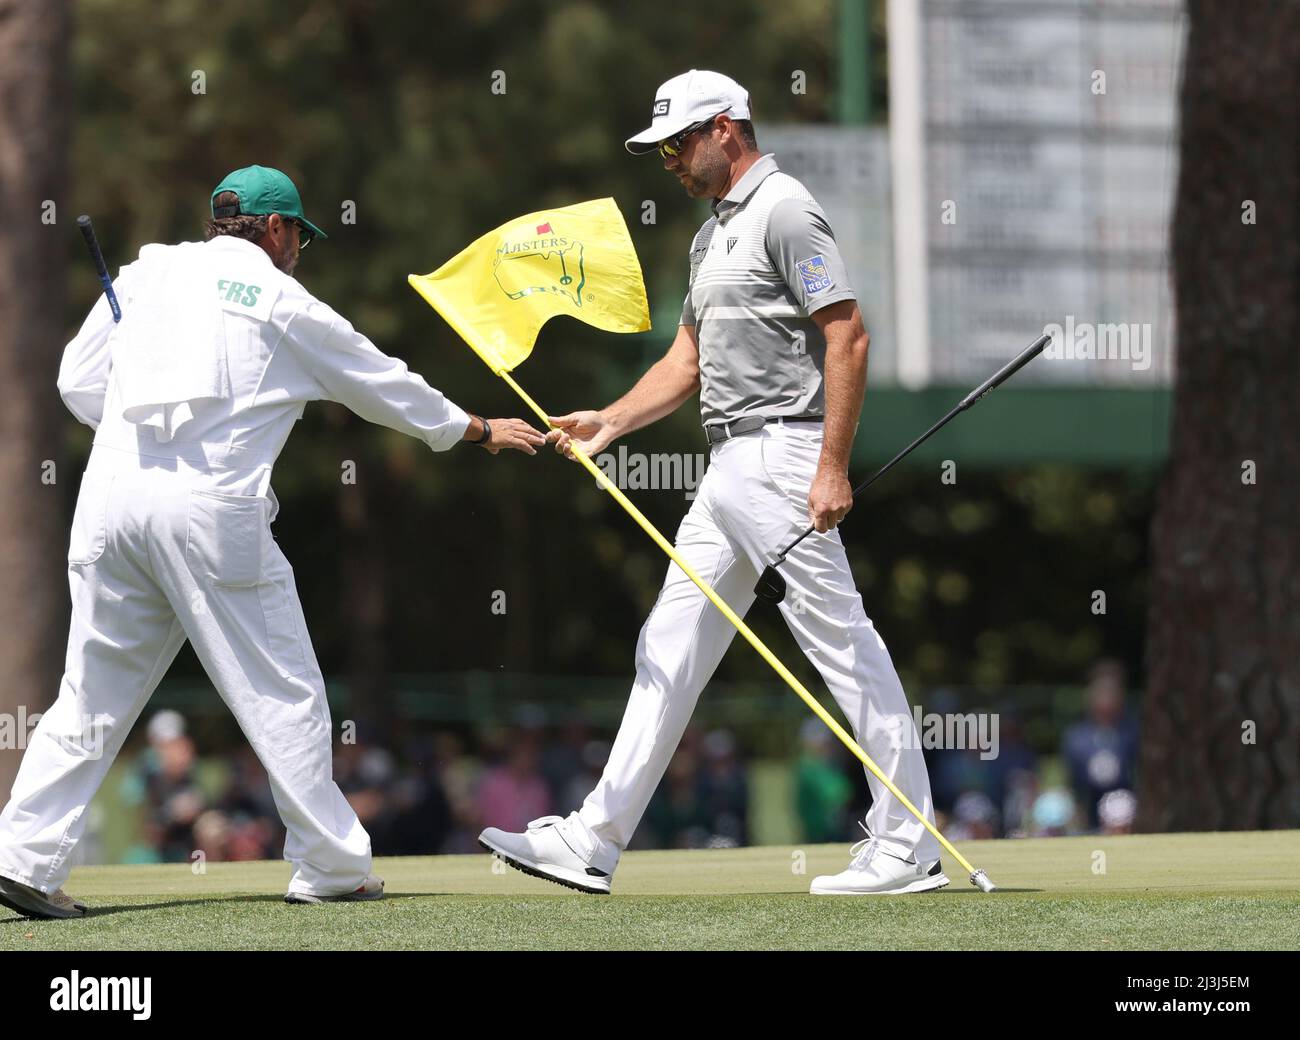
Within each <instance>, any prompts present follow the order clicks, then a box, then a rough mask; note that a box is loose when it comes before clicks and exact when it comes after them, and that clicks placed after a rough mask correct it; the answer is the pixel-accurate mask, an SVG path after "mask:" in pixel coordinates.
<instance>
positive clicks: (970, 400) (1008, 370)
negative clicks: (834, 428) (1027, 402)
mask: <svg viewBox="0 0 1300 1040" xmlns="http://www.w3.org/2000/svg"><path fill="white" fill-rule="evenodd" d="M1051 338H1052V337H1051V336H1050V335H1049V334H1047V333H1043V335H1041V336H1039V337H1038V339H1036V340H1034V342H1033V343H1031V344H1030V345H1029V346H1028V347H1026V348H1025V349H1024V350H1023V351H1021V352H1020V354H1018V355H1017V356H1016V357H1015V358H1013V359H1012V360H1011V361H1008V362H1007V363H1006V364H1005V365H1003V366H1002V368H1000V369H999V370H998V371H997V372H995V373H994V374H993V375H992V376H990V377H989V378H988V379H986V380H985V381H984V382H982V383H981V384H980V385H979V386H977V387H976V388H975V389H974V390H972V391H971V392H970V393H969V394H967V395H966V396H965V397H963V398H962V399H961V401H960V402H959V403H958V404H957V405H956V406H955V407H954V408H953V409H952V410H951V411H950V412H948V414H947V415H945V416H944V417H943V418H942V419H940V420H939V421H938V422H937V423H935V424H934V425H933V426H931V427H930V428H929V429H928V430H926V431H925V433H923V434H921V436H919V437H918V438H916V440H914V441H913V442H912V443H911V444H909V445H908V446H907V447H906V448H904V449H903V450H902V451H900V452H899V453H898V454H897V455H895V456H894V457H893V458H892V459H890V460H889V461H888V462H886V463H885V464H884V465H883V466H881V467H880V469H878V470H877V471H876V472H875V473H874V474H872V476H870V477H868V478H867V479H866V480H864V481H863V482H862V483H861V484H859V485H858V486H857V487H855V488H854V489H853V497H854V498H857V497H858V495H860V494H862V492H864V491H866V490H867V488H869V487H871V485H872V484H874V483H875V482H876V481H877V480H879V479H880V478H881V477H883V476H884V475H885V474H886V473H888V472H889V471H890V470H891V469H893V468H894V466H895V465H896V464H897V463H899V462H901V461H902V460H903V459H904V458H906V457H907V456H908V455H909V454H911V453H912V452H913V451H915V450H916V449H917V448H919V447H920V446H921V445H922V444H924V443H925V442H926V441H927V440H929V439H930V438H931V437H932V436H933V435H934V434H936V433H938V432H939V431H940V430H941V429H943V427H944V426H946V425H947V424H948V423H949V422H951V421H952V419H953V418H954V417H956V416H957V415H959V414H961V413H962V412H964V411H965V410H966V409H967V408H969V407H970V406H971V405H973V404H975V402H976V401H978V400H979V399H980V398H982V397H983V396H984V395H985V394H987V393H988V392H989V391H990V390H992V389H994V388H995V387H998V386H1000V385H1002V384H1003V383H1005V382H1006V381H1007V380H1008V379H1010V378H1011V377H1012V376H1013V375H1015V374H1016V373H1017V372H1019V371H1020V370H1021V369H1022V368H1024V367H1025V365H1027V364H1029V362H1030V361H1031V360H1033V359H1034V358H1035V357H1037V356H1038V355H1039V354H1041V353H1042V352H1043V348H1044V347H1046V346H1047V344H1048V342H1049V341H1050V340H1051ZM815 530H816V528H815V527H813V526H812V525H811V524H810V525H809V526H808V530H806V531H804V533H803V534H801V535H800V536H799V537H798V538H796V539H795V540H794V541H793V542H791V543H790V544H789V545H787V546H786V547H785V548H784V549H782V550H781V552H780V553H778V554H777V557H776V562H777V563H780V562H781V561H782V560H784V559H785V558H786V554H787V553H789V552H790V550H791V549H793V548H794V547H795V546H796V545H798V544H799V543H800V542H802V541H803V540H804V539H805V538H807V537H808V536H809V535H810V534H812V533H813V531H815Z"/></svg>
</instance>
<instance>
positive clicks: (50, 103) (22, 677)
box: [0, 0, 76, 801]
mask: <svg viewBox="0 0 1300 1040" xmlns="http://www.w3.org/2000/svg"><path fill="white" fill-rule="evenodd" d="M70 29H71V20H70V17H69V11H68V5H67V3H66V0H0V315H3V316H4V319H3V321H0V445H2V446H3V447H0V714H3V716H4V718H5V722H6V723H7V725H6V726H4V728H0V735H4V734H6V733H7V734H8V735H9V736H16V737H17V738H19V739H18V740H10V739H5V740H3V742H2V743H0V801H7V800H8V796H9V789H10V787H11V785H12V783H13V778H14V774H15V773H16V772H17V770H18V762H19V759H20V758H21V757H22V751H21V747H22V746H23V745H24V744H25V743H26V739H25V738H26V736H27V731H26V728H25V727H23V726H22V725H21V723H22V720H23V718H24V717H30V715H32V714H34V713H37V712H40V711H42V710H43V709H44V708H45V707H47V706H48V705H49V704H50V702H51V701H52V700H53V699H54V696H55V694H56V693H57V692H58V682H59V676H60V675H61V674H62V670H63V668H62V666H63V638H64V635H65V626H66V623H67V599H68V593H67V582H66V579H65V571H64V563H63V557H64V553H65V552H66V549H67V523H66V519H65V517H64V512H63V504H62V503H63V498H64V495H63V486H64V484H65V483H66V482H67V481H68V480H69V478H70V474H67V473H66V472H64V471H63V469H62V468H60V467H59V466H58V463H59V461H60V458H59V456H60V440H61V432H62V429H63V423H64V421H65V418H66V414H67V413H66V412H64V410H63V407H62V404H61V402H60V401H59V397H58V392H57V390H56V388H55V378H56V376H57V375H58V366H59V355H60V352H61V348H62V346H63V344H62V337H63V333H64V331H65V330H64V322H65V320H66V310H65V306H64V302H65V301H64V274H65V272H64V257H65V255H66V252H67V250H68V249H69V248H70V245H69V244H70V243H71V242H72V241H74V240H75V239H76V229H75V227H74V226H73V217H74V216H75V215H74V214H72V213H71V212H69V211H68V210H67V209H66V208H65V207H66V205H67V196H66V190H65V189H66V169H67V155H68V120H67V113H68V100H69V91H68V78H69V77H68V35H69V31H70ZM47 200H49V201H52V202H54V203H55V204H56V205H57V207H58V208H57V210H55V212H54V219H55V221H56V222H54V223H43V222H42V215H43V213H48V212H49V211H48V210H47V209H43V207H44V206H45V205H46V202H47ZM46 219H47V220H49V219H50V218H49V217H48V216H47V217H46ZM50 463H52V464H53V465H54V468H53V469H52V470H51V468H50V466H49V465H48V464H50ZM43 476H44V480H43V479H42V478H43ZM51 477H53V478H54V480H55V481H56V482H50V479H51ZM15 726H17V732H15ZM15 743H17V744H18V747H17V748H14V747H13V744H15Z"/></svg>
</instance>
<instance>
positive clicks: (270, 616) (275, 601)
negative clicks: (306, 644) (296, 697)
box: [257, 581, 308, 679]
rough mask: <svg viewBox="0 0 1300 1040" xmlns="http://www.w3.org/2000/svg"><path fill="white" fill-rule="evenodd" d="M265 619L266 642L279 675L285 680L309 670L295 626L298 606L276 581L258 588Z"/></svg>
mask: <svg viewBox="0 0 1300 1040" xmlns="http://www.w3.org/2000/svg"><path fill="white" fill-rule="evenodd" d="M257 594H258V596H259V598H260V599H261V603H262V617H263V618H264V619H265V621H266V645H267V648H268V649H269V650H270V652H271V656H272V657H273V658H274V659H275V667H276V669H277V670H278V671H279V673H280V676H281V678H284V679H288V678H290V677H291V676H294V675H301V674H302V673H303V672H305V671H307V670H308V666H307V655H306V653H305V652H304V651H303V642H302V633H301V632H300V631H299V629H298V608H297V605H296V604H295V603H294V602H293V600H291V599H290V598H289V596H288V595H286V593H285V591H284V589H282V588H281V587H280V586H279V584H278V583H276V582H275V581H267V582H263V583H262V584H261V585H259V586H258V587H257Z"/></svg>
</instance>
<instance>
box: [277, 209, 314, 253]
mask: <svg viewBox="0 0 1300 1040" xmlns="http://www.w3.org/2000/svg"><path fill="white" fill-rule="evenodd" d="M284 219H286V220H288V221H289V223H291V224H297V225H298V252H300V253H301V252H302V251H303V250H304V249H306V248H307V247H308V246H309V245H311V244H312V240H313V239H315V237H316V232H315V231H313V230H312V229H311V228H309V227H308V226H307V225H306V224H304V223H303V222H302V221H301V220H296V219H295V218H293V217H286V218H284Z"/></svg>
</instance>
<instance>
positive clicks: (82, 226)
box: [77, 214, 122, 321]
mask: <svg viewBox="0 0 1300 1040" xmlns="http://www.w3.org/2000/svg"><path fill="white" fill-rule="evenodd" d="M77 227H78V229H79V230H80V231H81V237H82V238H84V239H85V240H86V248H87V249H89V250H90V259H91V261H92V262H93V263H94V265H95V273H96V274H98V275H99V284H100V285H102V286H103V287H104V295H105V296H107V297H108V306H109V308H110V309H111V310H112V312H113V320H114V321H121V320H122V308H121V307H119V306H118V303H117V293H115V292H114V291H113V279H112V278H111V277H110V276H109V273H108V264H106V263H104V254H103V252H101V250H100V248H99V240H98V239H97V238H96V237H95V227H94V225H93V224H91V222H90V217H88V216H85V215H84V214H83V215H82V216H80V217H78V218H77Z"/></svg>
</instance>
